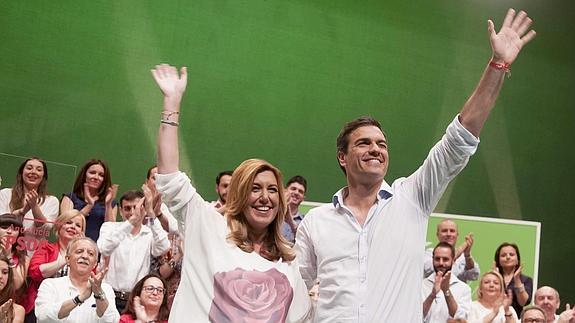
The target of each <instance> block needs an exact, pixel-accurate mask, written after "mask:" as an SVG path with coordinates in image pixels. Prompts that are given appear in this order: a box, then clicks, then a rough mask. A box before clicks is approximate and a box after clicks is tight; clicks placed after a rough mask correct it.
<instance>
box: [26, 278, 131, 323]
mask: <svg viewBox="0 0 575 323" xmlns="http://www.w3.org/2000/svg"><path fill="white" fill-rule="evenodd" d="M102 290H103V291H104V293H105V294H106V299H107V300H108V307H107V308H106V311H105V312H104V315H102V317H98V315H97V314H96V299H94V295H91V296H90V298H88V299H87V300H85V301H84V303H83V304H82V305H80V306H77V307H76V308H74V309H73V310H72V312H70V315H68V316H67V317H65V318H63V319H59V318H58V312H59V311H60V308H61V307H62V303H64V301H67V300H70V299H73V298H74V297H76V296H78V294H79V293H80V292H79V291H78V289H77V288H76V287H75V286H74V285H72V282H71V281H70V278H69V277H68V276H64V277H58V278H46V279H44V280H43V281H42V284H40V288H39V289H38V297H36V303H35V304H36V307H35V309H34V311H35V313H36V318H37V319H38V323H56V322H67V323H72V322H73V323H92V322H93V323H116V322H118V321H119V320H120V313H118V310H117V309H116V306H115V303H114V297H115V296H114V291H113V290H112V287H111V286H110V285H108V284H106V283H102Z"/></svg>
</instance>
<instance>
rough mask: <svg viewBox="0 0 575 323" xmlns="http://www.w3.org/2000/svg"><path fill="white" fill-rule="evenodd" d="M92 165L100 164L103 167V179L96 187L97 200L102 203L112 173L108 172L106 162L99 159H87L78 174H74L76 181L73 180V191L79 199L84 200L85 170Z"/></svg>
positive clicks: (110, 181) (110, 183)
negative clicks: (98, 186)
mask: <svg viewBox="0 0 575 323" xmlns="http://www.w3.org/2000/svg"><path fill="white" fill-rule="evenodd" d="M93 165H100V166H102V168H104V180H103V181H102V185H100V188H99V189H98V201H99V202H102V203H104V201H105V200H106V194H107V193H108V188H110V186H112V175H111V174H110V169H109V168H108V164H106V162H105V161H103V160H101V159H90V160H88V161H87V162H86V163H85V164H84V166H82V169H80V172H79V173H78V176H76V181H75V182H74V189H73V192H74V194H76V195H77V196H78V197H80V198H81V199H83V200H85V199H86V197H85V196H84V183H85V182H86V172H87V171H88V168H90V167H91V166H93Z"/></svg>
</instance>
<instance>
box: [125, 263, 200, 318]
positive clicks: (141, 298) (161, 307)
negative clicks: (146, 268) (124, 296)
mask: <svg viewBox="0 0 575 323" xmlns="http://www.w3.org/2000/svg"><path fill="white" fill-rule="evenodd" d="M169 315H170V310H169V309H168V289H167V285H166V282H165V281H164V280H163V279H162V278H161V277H160V276H158V275H156V274H149V275H146V276H144V277H143V278H142V279H140V281H138V282H137V283H136V285H135V286H134V289H133V290H132V292H131V293H130V299H129V300H128V304H127V305H126V309H125V310H124V313H123V314H122V316H120V322H119V323H133V322H157V323H166V322H168V316H169ZM190 319H191V318H190Z"/></svg>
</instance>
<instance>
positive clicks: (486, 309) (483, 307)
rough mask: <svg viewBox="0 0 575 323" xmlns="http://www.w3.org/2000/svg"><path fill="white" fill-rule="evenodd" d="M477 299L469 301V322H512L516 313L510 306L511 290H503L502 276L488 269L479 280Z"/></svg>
mask: <svg viewBox="0 0 575 323" xmlns="http://www.w3.org/2000/svg"><path fill="white" fill-rule="evenodd" d="M477 296H478V300H477V301H474V302H473V303H471V311H470V313H469V320H468V322H469V323H491V322H493V323H512V322H513V323H514V322H517V313H515V310H514V309H513V307H511V292H507V293H506V292H505V288H504V286H503V277H501V275H500V274H499V273H498V272H497V271H489V272H487V273H485V274H483V276H481V280H480V282H479V289H478V290H477Z"/></svg>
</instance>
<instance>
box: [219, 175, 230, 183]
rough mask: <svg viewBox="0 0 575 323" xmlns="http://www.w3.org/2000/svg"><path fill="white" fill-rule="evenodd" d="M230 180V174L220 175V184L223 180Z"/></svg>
mask: <svg viewBox="0 0 575 323" xmlns="http://www.w3.org/2000/svg"><path fill="white" fill-rule="evenodd" d="M231 180H232V176H231V175H222V177H220V184H222V183H223V182H229V181H231Z"/></svg>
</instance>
